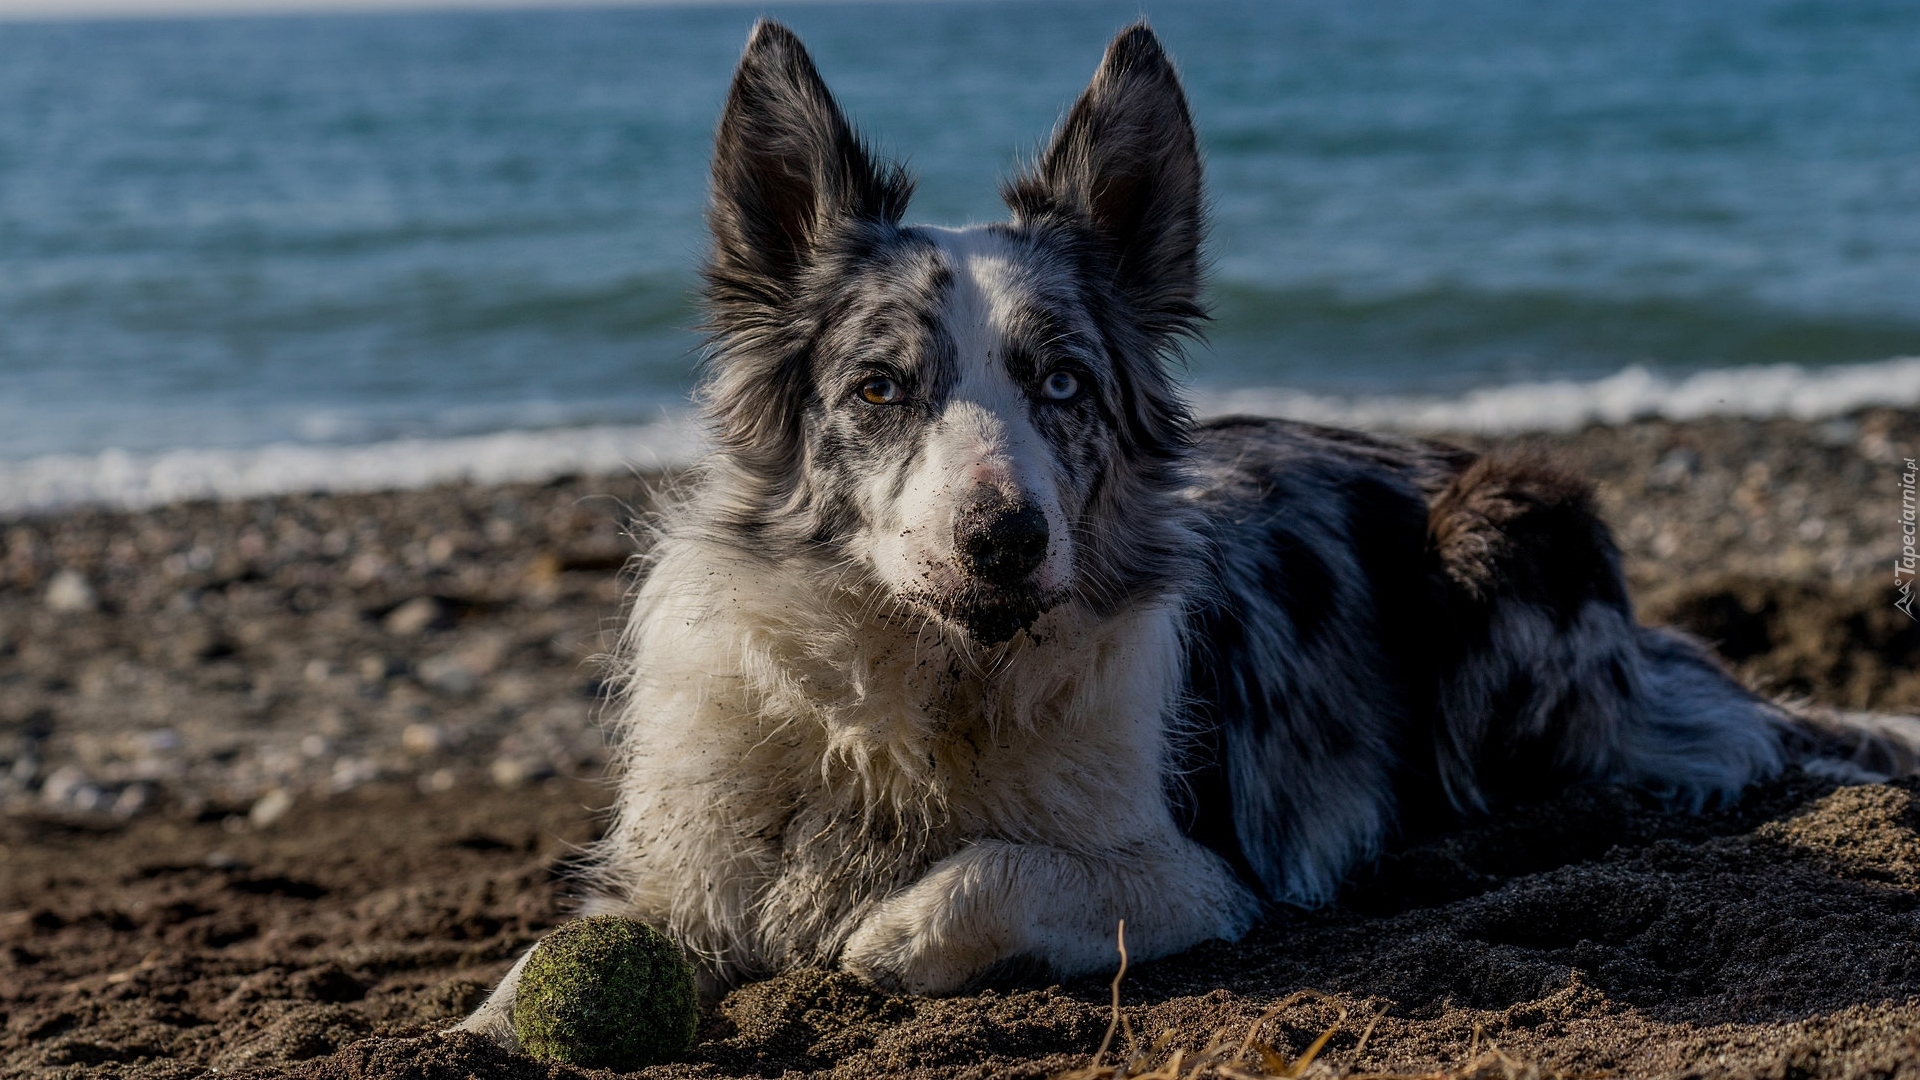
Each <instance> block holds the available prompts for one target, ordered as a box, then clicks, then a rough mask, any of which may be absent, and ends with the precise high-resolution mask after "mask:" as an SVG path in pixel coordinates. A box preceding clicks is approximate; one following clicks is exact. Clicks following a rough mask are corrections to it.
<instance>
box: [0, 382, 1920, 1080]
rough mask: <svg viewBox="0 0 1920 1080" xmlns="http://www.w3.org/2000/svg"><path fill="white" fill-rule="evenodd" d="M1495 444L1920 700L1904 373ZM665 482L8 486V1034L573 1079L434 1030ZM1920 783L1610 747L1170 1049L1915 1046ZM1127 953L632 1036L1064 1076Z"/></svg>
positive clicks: (1436, 1068)
mask: <svg viewBox="0 0 1920 1080" xmlns="http://www.w3.org/2000/svg"><path fill="white" fill-rule="evenodd" d="M1461 441H1466V442H1472V443H1476V444H1485V445H1493V444H1494V442H1495V440H1491V439H1488V438H1486V437H1483V436H1466V437H1462V439H1461ZM1498 442H1500V443H1501V444H1515V443H1518V444H1524V445H1527V446H1530V447H1533V448H1537V449H1542V450H1545V451H1547V452H1550V453H1552V454H1555V455H1556V456H1558V457H1560V458H1561V459H1562V460H1564V461H1565V462H1567V463H1568V464H1569V465H1570V466H1572V467H1574V468H1577V469H1579V470H1581V471H1583V472H1585V473H1586V474H1587V475H1589V476H1591V477H1593V478H1594V479H1595V480H1596V481H1597V483H1598V485H1599V498H1600V504H1601V506H1602V508H1603V511H1604V513H1605V514H1606V516H1607V518H1608V520H1609V521H1610V522H1611V523H1612V524H1613V526H1614V528H1615V530H1616V533H1617V535H1618V539H1619V542H1620V546H1621V549H1622V552H1623V557H1624V560H1625V566H1626V570H1627V575H1628V579H1629V581H1630V584H1631V586H1632V589H1633V593H1634V596H1635V600H1636V603H1637V604H1638V606H1639V609H1640V612H1641V615H1642V617H1643V618H1644V619H1646V620H1647V621H1653V622H1675V623H1678V624H1680V625H1683V626H1686V627H1688V628H1689V629H1692V630H1694V631H1695V632H1697V633H1700V634H1702V635H1703V636H1706V637H1708V638H1709V639H1711V640H1713V641H1715V642H1717V643H1719V645H1720V647H1721V648H1722V651H1723V653H1724V654H1725V655H1726V656H1727V658H1728V659H1729V661H1730V662H1731V663H1732V664H1733V666H1734V667H1735V669H1736V670H1737V671H1739V672H1740V673H1741V675H1742V676H1743V677H1745V678H1747V679H1748V680H1749V681H1750V682H1752V683H1753V684H1754V685H1756V686H1759V687H1761V688H1763V689H1765V690H1767V691H1768V692H1770V693H1775V694H1779V695H1783V696H1787V697H1790V698H1794V699H1797V700H1810V701H1813V702H1816V703H1819V704H1825V705H1831V706H1838V707H1844V708H1871V709H1883V710H1912V711H1920V674H1916V671H1920V665H1916V661H1917V660H1920V629H1917V628H1916V624H1915V623H1914V622H1913V621H1912V620H1911V619H1909V618H1908V617H1907V616H1906V615H1905V614H1903V613H1902V612H1900V611H1899V610H1897V609H1896V608H1895V607H1894V600H1895V598H1896V596H1895V593H1894V590H1893V580H1894V579H1893V567H1894V565H1895V560H1896V558H1897V556H1898V554H1899V551H1900V546H1901V542H1902V541H1901V528H1900V509H1901V498H1902V487H1901V485H1902V480H1901V473H1902V471H1903V468H1904V461H1905V459H1906V458H1908V457H1911V456H1913V455H1914V454H1916V453H1920V412H1914V411H1902V410H1897V409H1868V410H1864V411H1857V412H1854V413H1851V414H1848V415H1845V416H1841V417H1836V418H1827V419H1819V420H1812V421H1798V420H1787V419H1740V418H1709V419H1700V420H1693V421H1687V422H1674V421H1667V420H1647V421H1637V422H1629V423H1623V424H1618V425H1612V426H1600V425H1596V426H1589V427H1587V428H1584V429H1582V430H1579V431H1575V432H1568V433H1564V434H1552V435H1529V436H1524V437H1521V438H1518V439H1507V440H1498ZM675 482H677V478H676V477H675V476H673V475H671V474H658V473H646V472H617V473H610V474H594V475H570V476H562V477H558V478H555V479H551V480H547V481H542V482H522V483H509V484H473V483H468V484H451V485H442V486H437V487H429V488H424V489H417V490H404V491H386V492H369V493H357V494H353V493H349V494H308V495H297V494H285V495H276V496H270V497H261V498H253V499H244V500H232V501H225V502H199V503H185V504H170V505H163V506H157V507H151V508H147V509H141V510H113V509H100V508H93V509H63V510H52V511H44V512H39V513H34V514H26V515H17V516H15V517H13V518H11V519H8V520H7V521H6V522H5V523H4V525H0V535H4V542H5V547H4V557H3V559H0V687H4V693H0V807H4V814H0V1020H3V1021H4V1022H3V1023H0V1075H4V1076H9V1077H11V1076H19V1077H53V1076H69V1075H73V1076H78V1075H89V1076H94V1075H115V1076H141V1077H161V1076H167V1077H172V1076H189V1075H203V1074H205V1073H207V1072H208V1071H209V1070H216V1069H217V1070H218V1071H219V1072H220V1073H222V1074H229V1073H241V1074H247V1075H262V1076H264V1075H289V1074H297V1075H303V1076H315V1077H320V1076H325V1077H347V1076H354V1077H383V1078H384V1077H398V1076H403V1075H404V1076H418V1077H441V1076H446V1077H453V1076H467V1075H474V1074H481V1075H513V1076H547V1075H555V1076H559V1075H571V1073H570V1071H569V1070H567V1069H565V1068H560V1067H554V1068H552V1069H551V1070H550V1069H549V1068H548V1067H547V1066H544V1065H539V1064H537V1063H534V1062H532V1061H531V1060H529V1059H525V1058H518V1057H512V1056H509V1055H505V1054H503V1053H502V1052H500V1051H498V1050H496V1049H494V1048H492V1047H490V1046H487V1045H483V1044H481V1043H479V1042H477V1041H474V1040H471V1039H468V1038H464V1037H447V1036H442V1035H438V1034H435V1032H437V1031H438V1030H439V1029H441V1028H443V1027H445V1026H446V1025H447V1024H448V1023H449V1022H450V1021H451V1020H453V1019H454V1018H456V1017H458V1016H460V1015H462V1014H464V1012H465V1011H467V1010H468V1009H470V1008H471V1007H472V1006H473V1005H474V1004H475V1003H476V1002H477V1001H478V1000H479V998H480V997H481V996H482V995H483V994H484V991H485V989H486V988H487V987H488V985H490V983H491V982H492V980H494V979H496V978H497V977H498V976H499V975H500V974H501V973H502V972H503V971H504V970H505V967H506V965H507V963H509V962H510V960H511V958H512V957H513V956H514V955H516V954H517V953H518V951H519V950H521V949H522V948H524V947H525V946H526V945H527V944H528V943H530V942H532V941H533V940H536V939H537V937H538V936H539V934H540V933H541V932H542V931H543V930H544V929H546V928H547V927H550V926H551V925H553V924H554V923H555V922H556V921H558V920H560V919H562V918H563V917H564V915H565V912H566V910H567V899H568V890H569V886H568V875H567V868H568V866H569V865H570V861H571V860H573V859H574V858H576V857H577V854H578V845H580V844H582V843H585V842H587V841H589V840H591V839H592V837H593V836H594V834H595V830H596V828H597V824H598V818H597V817H596V814H595V810H596V808H598V807H601V806H603V805H604V804H605V801H606V798H607V792H606V787H605V785H604V784H603V783H602V780H603V770H604V766H605V763H606V758H607V754H606V748H605V746H604V743H603V739H602V736H601V734H600V732H599V729H598V727H597V726H596V724H595V718H596V716H597V715H598V713H599V711H600V710H601V709H602V708H604V706H605V703H606V701H607V699H608V691H609V685H608V683H609V680H610V679H612V678H613V673H612V671H611V670H610V669H609V668H608V667H607V666H606V664H605V662H604V660H603V657H604V656H605V655H606V654H607V653H608V652H609V651H611V650H612V649H613V648H614V646H615V643H616V640H617V636H618V631H619V626H620V617H621V610H622V601H623V597H624V594H625V590H626V588H627V584H628V581H627V579H626V578H625V577H624V576H623V567H625V566H626V565H627V564H628V561H629V560H630V559H631V558H632V557H634V556H635V555H637V554H638V553H640V552H641V551H642V550H643V549H644V535H645V532H644V528H636V527H635V525H634V523H635V521H636V520H637V519H639V518H641V517H642V516H643V515H644V513H645V511H646V510H647V509H648V508H649V507H651V506H653V505H656V499H657V497H658V494H657V493H658V492H660V491H662V490H670V489H671V486H672V484H674V483H675ZM1916 794H1920V785H1916V784H1915V783H1913V782H1909V781H1901V782H1897V783H1893V784H1881V785H1865V786H1853V787H1841V786H1838V785H1837V784H1836V783H1835V782H1834V781H1832V780H1830V779H1822V778H1820V777H1815V776H1807V775H1803V774H1800V773H1793V774H1790V775H1788V776H1786V777H1783V778H1781V779H1779V780H1777V781H1773V782H1770V783H1768V784H1765V785H1762V786H1761V787H1759V788H1757V789H1756V790H1754V791H1753V792H1752V793H1750V794H1749V795H1748V796H1747V797H1746V798H1745V799H1743V800H1742V801H1741V802H1739V803H1738V804H1737V805H1734V806H1731V807H1723V808H1716V809H1712V810H1709V811H1708V812H1705V813H1703V814H1700V815H1692V814H1687V813H1683V812H1678V811H1670V810H1666V809H1663V808H1661V807H1660V806H1658V805H1657V804H1655V803H1654V802H1652V801H1651V800H1649V799H1647V798H1646V797H1644V796H1640V795H1637V794H1634V793H1631V792H1625V791H1617V790H1611V789H1583V790H1578V791H1571V792H1568V793H1566V794H1565V795H1564V796H1562V797H1560V798H1558V799H1556V800H1554V801H1552V802H1550V803H1548V804H1545V805H1540V806H1527V807H1518V808H1509V809H1507V810H1504V811H1502V812H1500V813H1498V814H1496V815H1493V816H1491V817H1489V818H1486V819H1481V820H1476V821H1470V822H1466V823H1463V824H1460V825H1457V826H1449V827H1446V828H1444V829H1439V830H1437V831H1436V830H1423V831H1422V832H1421V833H1419V834H1418V835H1414V836H1410V837H1409V838H1408V839H1406V840H1405V841H1403V842H1402V844H1401V845H1400V846H1399V847H1398V848H1396V850H1394V851H1393V852H1392V853H1390V854H1389V855H1388V856H1387V857H1386V858H1384V859H1383V860H1382V861H1381V862H1380V864H1379V865H1378V866H1377V867H1375V868H1373V869H1372V870H1370V871H1368V872H1367V873H1366V874H1364V875H1363V876H1362V878H1361V879H1360V880H1359V881H1357V882H1356V883H1355V884H1354V885H1353V886H1352V887H1351V888H1350V889H1349V890H1348V892H1347V893H1346V894H1344V895H1343V897H1342V899H1341V901H1340V902H1339V903H1338V904H1337V905H1335V906H1334V907H1333V908H1331V909H1329V910H1326V911H1320V912H1310V913H1308V912H1281V913H1278V914H1276V915H1275V916H1274V917H1273V918H1271V919H1269V920H1268V921H1267V922H1266V923H1265V924H1264V925H1263V926H1262V927H1261V928H1259V929H1258V930H1256V931H1255V932H1254V934H1253V935H1251V936H1250V937H1249V938H1248V939H1247V940H1245V941H1243V942H1241V943H1238V944H1231V945H1229V944H1214V945H1208V946H1203V947H1202V948H1200V949H1197V950H1195V951H1194V952H1193V953H1190V954H1187V955H1185V956H1182V957H1177V958H1173V959H1169V960H1164V961H1160V962H1156V963H1151V964H1138V965H1135V966H1134V967H1133V968H1132V970H1130V971H1129V973H1128V975H1127V977H1126V980H1125V981H1124V983H1123V985H1122V997H1123V1000H1124V1002H1125V1003H1126V1009H1127V1017H1128V1020H1129V1023H1130V1025H1131V1028H1132V1030H1133V1031H1134V1033H1135V1034H1136V1035H1137V1036H1138V1039H1139V1048H1140V1050H1141V1053H1142V1054H1143V1057H1142V1058H1141V1068H1145V1067H1146V1066H1147V1065H1148V1064H1153V1063H1157V1062H1159V1061H1160V1060H1161V1059H1164V1058H1165V1057H1166V1056H1167V1055H1168V1054H1171V1053H1172V1052H1173V1051H1175V1050H1176V1049H1182V1048H1184V1050H1185V1053H1186V1054H1187V1055H1188V1057H1189V1058H1191V1056H1192V1055H1193V1054H1195V1053H1197V1052H1199V1051H1200V1050H1202V1049H1203V1048H1204V1047H1205V1045H1206V1044H1207V1042H1208V1040H1209V1039H1210V1038H1213V1037H1214V1036H1215V1035H1216V1033H1219V1032H1223V1031H1224V1032H1226V1033H1228V1035H1229V1036H1230V1037H1231V1039H1232V1040H1234V1045H1236V1046H1237V1045H1238V1040H1239V1039H1240V1038H1241V1037H1242V1036H1244V1035H1245V1034H1246V1031H1247V1025H1248V1024H1249V1023H1251V1022H1252V1021H1254V1020H1255V1019H1256V1018H1257V1017H1259V1016H1260V1015H1261V1014H1262V1012H1263V1010H1266V1009H1267V1008H1268V1007H1269V1006H1272V1005H1274V1004H1275V1003H1280V1002H1287V1001H1289V999H1290V997H1291V996H1293V995H1296V994H1298V993H1299V992H1302V991H1308V990H1311V991H1316V992H1317V993H1318V994H1319V995H1323V996H1312V997H1303V998H1299V999H1298V1000H1294V1001H1292V1003H1291V1004H1288V1005H1286V1007H1285V1008H1283V1009H1280V1010H1279V1011H1278V1012H1277V1013H1275V1014H1274V1015H1273V1016H1271V1017H1269V1018H1268V1019H1267V1020H1266V1022H1265V1023H1264V1024H1263V1025H1262V1026H1261V1027H1260V1029H1259V1031H1258V1032H1256V1033H1255V1034H1254V1036H1253V1038H1254V1041H1255V1042H1256V1043H1259V1044H1262V1045H1266V1046H1269V1047H1271V1048H1272V1049H1273V1050H1274V1052H1275V1053H1277V1054H1279V1055H1281V1057H1287V1056H1290V1055H1297V1054H1299V1053H1300V1052H1301V1051H1302V1050H1303V1049H1304V1048H1305V1047H1306V1046H1307V1045H1308V1044H1309V1043H1310V1042H1312V1041H1313V1040H1314V1039H1315V1038H1316V1037H1317V1036H1319V1035H1320V1034H1321V1033H1322V1032H1323V1031H1324V1030H1326V1029H1327V1028H1328V1027H1329V1026H1333V1025H1335V1023H1336V1020H1338V1021H1339V1023H1338V1030H1337V1031H1335V1033H1334V1035H1333V1037H1332V1038H1331V1039H1330V1040H1329V1041H1328V1042H1327V1043H1326V1044H1325V1046H1324V1048H1323V1049H1322V1050H1321V1051H1320V1055H1319V1058H1318V1064H1316V1065H1314V1068H1315V1069H1319V1070H1322V1071H1323V1072H1327V1073H1328V1074H1331V1075H1340V1074H1346V1073H1349V1072H1393V1073H1409V1074H1412V1073H1417V1074H1430V1073H1434V1072H1447V1073H1471V1074H1474V1075H1489V1076H1491V1075H1515V1076H1517V1075H1531V1074H1528V1073H1526V1072H1525V1070H1527V1069H1538V1070H1543V1071H1541V1072H1540V1073H1539V1075H1549V1074H1556V1073H1557V1074H1566V1075H1573V1074H1581V1075H1593V1074H1598V1073H1605V1074H1608V1075H1624V1076H1642V1075H1646V1076H1652V1075H1674V1074H1688V1075H1728V1076H1732V1075H1743V1076H1747V1075H1771V1076H1788V1075H1793V1076H1841V1075H1862V1074H1867V1073H1872V1074H1875V1075H1896V1074H1906V1073H1912V1072H1915V1071H1920V1037H1917V1036H1914V1035H1912V1034H1911V1032H1912V1031H1913V1030H1915V1028H1916V1025H1920V1002H1916V997H1915V995H1917V994H1920V961H1917V960H1916V959H1915V958H1914V954H1913V951H1912V948H1911V945H1910V943H1911V942H1912V941H1913V940H1916V939H1920V904H1917V903H1916V899H1917V898H1920V832H1916V827H1917V826H1920V810H1917V809H1916V808H1917V807H1920V803H1915V802H1914V798H1915V795H1916ZM1116 961H1117V955H1116ZM1108 993H1109V991H1108V987H1107V985H1106V980H1104V979H1092V980H1084V981H1082V982H1079V983H1074V984H1071V985H1067V986H1064V987H1051V988H1033V989H1024V990H1012V991H1001V992H988V993H985V994H981V995H977V996H972V997H961V998H952V999H942V1000H919V999H894V998H889V997H886V996H885V995H882V994H879V993H877V992H875V991H872V990H870V989H868V988H866V987H863V986H861V985H860V984H858V983H856V982H853V981H852V980H850V979H847V978H845V977H842V976H838V975H829V974H822V973H812V972H799V973H793V974H788V975H782V976H780V977H777V978H775V979H772V980H770V981H768V982H764V983H759V984H754V985H750V986H746V987H743V988H741V989H739V990H737V991H735V992H734V993H733V994H732V995H731V996H729V997H728V998H727V999H725V1000H724V1001H722V1002H721V1003H720V1004H719V1006H718V1007H717V1008H716V1009H714V1010H711V1011H710V1013H709V1014H708V1015H707V1017H706V1018H705V1020H704V1025H703V1028H702V1030H701V1035H700V1043H699V1045H698V1046H697V1048H696V1049H695V1051H694V1052H693V1054H692V1056H691V1057H690V1059H689V1060H688V1061H687V1062H684V1063H680V1064H675V1065H670V1066H662V1067H660V1068H658V1069H655V1070H652V1071H651V1073H650V1075H658V1076H681V1075H684V1076H712V1077H721V1076H774V1075H782V1074H783V1073H787V1072H795V1071H797V1072H801V1073H820V1074H826V1075H834V1076H845V1077H864V1076H880V1075H903V1074H914V1075H927V1076H974V1075H1025V1076H1036V1077H1037V1076H1049V1075H1053V1074H1055V1073H1058V1072H1062V1071H1065V1070H1070V1069H1073V1068H1077V1067H1081V1066H1085V1065H1086V1064H1087V1063H1088V1061H1089V1059H1090V1056H1091V1054H1092V1052H1093V1050H1094V1048H1095V1047H1096V1046H1097V1045H1098V1043H1099V1042H1100V1039H1101V1036H1102V1034H1103V1033H1104V1032H1105V1030H1106V1028H1107V1025H1108V1021H1109V1012H1108V1003H1107V1002H1108ZM1342 1015H1344V1017H1345V1019H1344V1020H1340V1019H1339V1018H1340V1017H1341V1016H1342ZM1363 1031H1370V1034H1369V1035H1367V1036H1366V1038H1365V1041H1364V1046H1363V1045H1360V1044H1361V1042H1362V1037H1361V1036H1362V1032H1363ZM1163 1032H1170V1033H1171V1034H1168V1035H1165V1036H1164V1037H1163V1036H1162V1033H1163ZM1118 1041H1119V1042H1120V1043H1121V1044H1124V1043H1125V1038H1124V1037H1118ZM1156 1045H1157V1046H1158V1047H1159V1048H1158V1049H1157V1050H1154V1049H1150V1047H1151V1046H1156ZM1113 1059H1114V1052H1110V1053H1109V1055H1108V1063H1109V1064H1111V1063H1112V1062H1113ZM1274 1060H1275V1061H1277V1060H1279V1058H1276V1059H1274ZM1500 1070H1506V1071H1505V1072H1502V1071H1500ZM1515 1070H1519V1071H1515Z"/></svg>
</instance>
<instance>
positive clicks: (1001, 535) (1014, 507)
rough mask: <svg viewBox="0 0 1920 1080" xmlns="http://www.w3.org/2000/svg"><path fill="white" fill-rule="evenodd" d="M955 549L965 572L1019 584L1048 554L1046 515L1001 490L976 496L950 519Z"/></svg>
mask: <svg viewBox="0 0 1920 1080" xmlns="http://www.w3.org/2000/svg"><path fill="white" fill-rule="evenodd" d="M953 549H954V551H956V552H958V553H959V556H960V566H961V568H962V569H963V570H965V571H966V572H967V573H968V574H969V575H971V576H973V577H976V578H979V579H981V580H982V581H986V582H990V583H992V584H994V585H998V586H1000V587H1001V588H1005V589H1011V588H1017V587H1019V586H1020V585H1021V584H1022V583H1024V582H1025V581H1026V580H1027V579H1028V578H1029V577H1032V576H1033V572H1034V571H1035V570H1038V569H1040V564H1041V563H1043V562H1045V561H1046V560H1047V515H1046V514H1045V513H1044V512H1042V511H1041V509H1040V508H1039V507H1037V506H1034V505H1032V504H1031V503H1025V502H1017V501H1015V500H1012V499H1008V498H1006V497H1005V496H1003V495H1001V494H1000V493H999V492H991V493H990V494H988V495H987V496H986V497H985V498H980V497H976V498H975V499H974V500H972V501H971V502H970V503H969V504H968V506H967V508H966V509H965V510H964V511H962V512H961V514H960V518H959V520H958V521H957V522H955V523H954V529H953Z"/></svg>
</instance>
